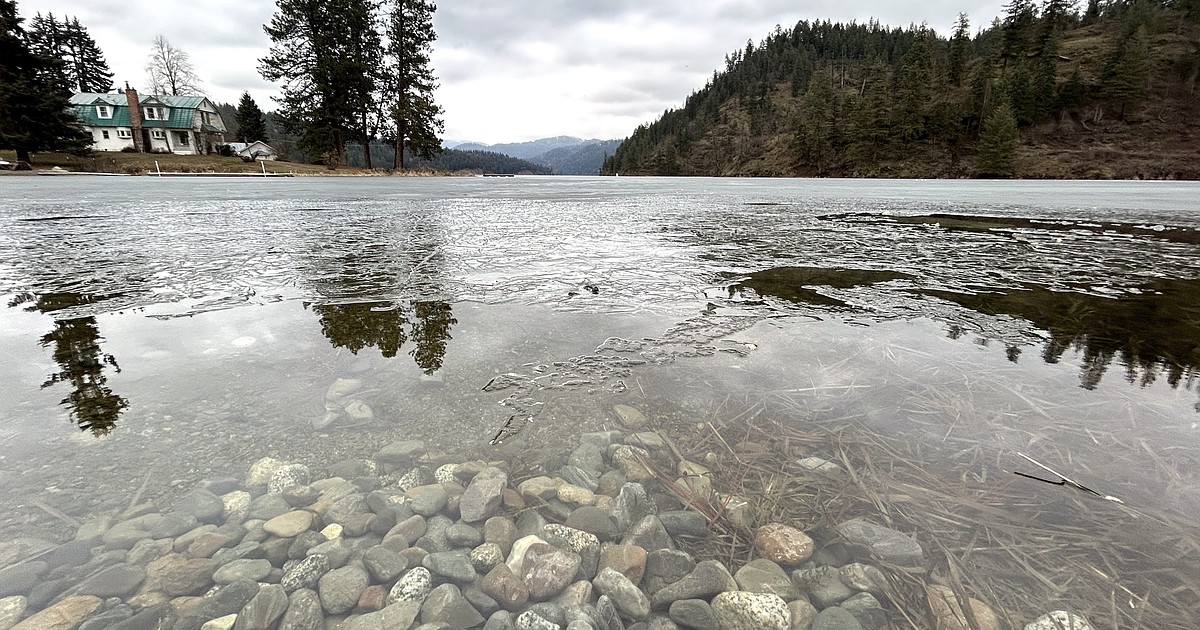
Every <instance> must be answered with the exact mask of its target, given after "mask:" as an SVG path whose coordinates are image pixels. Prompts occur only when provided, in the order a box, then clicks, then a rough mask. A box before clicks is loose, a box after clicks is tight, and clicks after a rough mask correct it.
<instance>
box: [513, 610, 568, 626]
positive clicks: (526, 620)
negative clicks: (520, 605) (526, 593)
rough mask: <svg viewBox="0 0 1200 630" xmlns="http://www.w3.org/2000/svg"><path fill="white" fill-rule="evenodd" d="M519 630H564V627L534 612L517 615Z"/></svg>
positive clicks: (527, 611)
mask: <svg viewBox="0 0 1200 630" xmlns="http://www.w3.org/2000/svg"><path fill="white" fill-rule="evenodd" d="M515 625H516V629H517V630H562V626H560V625H558V624H556V623H554V622H553V621H550V620H549V619H546V618H545V617H543V616H541V615H539V614H537V613H536V612H534V611H532V610H526V611H525V612H523V613H521V614H519V615H517V620H516V624H515Z"/></svg>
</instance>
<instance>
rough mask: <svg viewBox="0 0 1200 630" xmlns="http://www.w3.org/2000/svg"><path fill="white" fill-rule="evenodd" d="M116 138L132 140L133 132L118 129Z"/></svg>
mask: <svg viewBox="0 0 1200 630" xmlns="http://www.w3.org/2000/svg"><path fill="white" fill-rule="evenodd" d="M117 137H118V138H132V137H133V132H132V131H130V130H128V129H118V130H117Z"/></svg>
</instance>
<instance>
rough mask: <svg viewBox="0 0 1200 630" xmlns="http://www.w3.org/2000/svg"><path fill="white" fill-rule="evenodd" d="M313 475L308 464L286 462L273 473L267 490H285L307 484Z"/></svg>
mask: <svg viewBox="0 0 1200 630" xmlns="http://www.w3.org/2000/svg"><path fill="white" fill-rule="evenodd" d="M311 477H312V476H311V474H310V473H309V471H308V466H305V465H304V464H285V465H283V466H280V467H278V468H276V469H275V472H273V473H271V479H270V480H269V481H268V482H267V492H271V493H275V492H283V491H284V490H287V489H288V488H291V487H294V486H306V485H308V482H309V480H310V479H311Z"/></svg>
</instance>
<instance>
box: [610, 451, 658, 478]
mask: <svg viewBox="0 0 1200 630" xmlns="http://www.w3.org/2000/svg"><path fill="white" fill-rule="evenodd" d="M649 461H650V453H648V452H647V451H646V449H644V448H641V447H639V446H629V445H628V444H622V445H620V446H618V447H617V448H615V449H614V450H613V454H612V462H613V465H615V466H616V467H617V468H620V469H621V474H623V475H625V478H626V479H628V480H630V481H645V480H647V479H652V478H653V477H654V472H653V471H652V470H650V468H649V466H647V464H646V462H649Z"/></svg>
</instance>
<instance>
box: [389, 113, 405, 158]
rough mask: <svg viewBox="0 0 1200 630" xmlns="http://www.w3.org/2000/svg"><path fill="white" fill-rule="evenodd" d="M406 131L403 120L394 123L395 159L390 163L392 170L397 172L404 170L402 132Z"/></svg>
mask: <svg viewBox="0 0 1200 630" xmlns="http://www.w3.org/2000/svg"><path fill="white" fill-rule="evenodd" d="M405 131H406V128H405V124H404V121H403V120H397V121H396V158H395V159H394V160H393V161H392V168H393V169H395V170H397V171H403V170H404V132H405Z"/></svg>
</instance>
